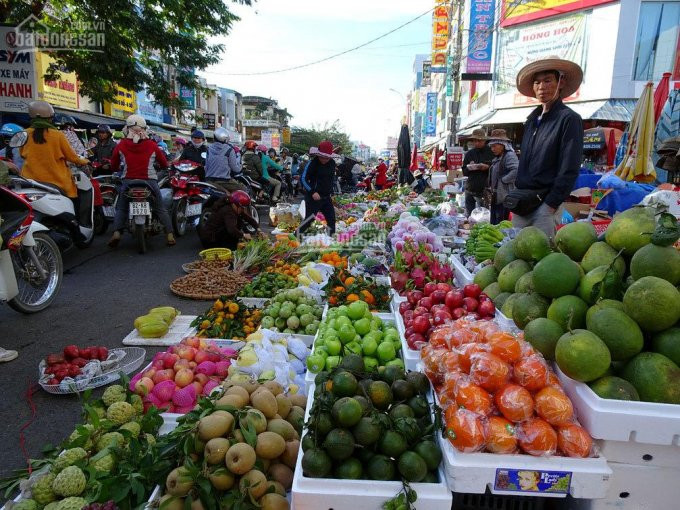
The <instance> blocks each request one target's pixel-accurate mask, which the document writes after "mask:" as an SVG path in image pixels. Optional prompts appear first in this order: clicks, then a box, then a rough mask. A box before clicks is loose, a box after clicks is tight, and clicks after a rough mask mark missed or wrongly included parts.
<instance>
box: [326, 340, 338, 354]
mask: <svg viewBox="0 0 680 510" xmlns="http://www.w3.org/2000/svg"><path fill="white" fill-rule="evenodd" d="M326 349H328V354H330V355H331V356H337V355H338V354H340V351H342V343H341V342H340V340H338V339H337V338H329V339H328V340H326Z"/></svg>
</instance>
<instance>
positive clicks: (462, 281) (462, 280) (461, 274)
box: [451, 255, 475, 287]
mask: <svg viewBox="0 0 680 510" xmlns="http://www.w3.org/2000/svg"><path fill="white" fill-rule="evenodd" d="M451 264H452V265H453V272H454V274H455V275H456V282H457V283H458V286H459V287H463V286H465V285H468V284H469V283H472V281H473V280H474V278H475V277H474V275H473V274H472V273H470V271H468V270H467V269H466V267H465V266H464V265H463V261H462V260H460V257H459V256H458V255H451Z"/></svg>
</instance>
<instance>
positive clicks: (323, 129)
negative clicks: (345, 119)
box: [289, 120, 352, 155]
mask: <svg viewBox="0 0 680 510" xmlns="http://www.w3.org/2000/svg"><path fill="white" fill-rule="evenodd" d="M324 140H328V141H330V142H333V146H334V147H336V148H339V149H340V152H341V153H342V154H346V155H350V154H351V152H352V143H351V142H350V139H349V135H348V134H347V133H345V132H344V131H343V128H342V126H341V125H340V121H338V120H336V121H335V122H333V123H332V124H330V125H329V124H328V123H326V124H324V125H323V126H314V125H313V126H312V127H311V128H303V127H293V128H292V129H291V133H290V145H289V148H290V150H291V152H297V153H298V154H305V153H306V152H308V151H309V149H310V147H317V146H318V145H319V144H320V143H321V142H322V141H324Z"/></svg>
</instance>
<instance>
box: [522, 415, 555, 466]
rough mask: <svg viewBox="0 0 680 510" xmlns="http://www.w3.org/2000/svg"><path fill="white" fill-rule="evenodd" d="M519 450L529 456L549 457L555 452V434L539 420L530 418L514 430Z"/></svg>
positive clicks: (549, 426)
mask: <svg viewBox="0 0 680 510" xmlns="http://www.w3.org/2000/svg"><path fill="white" fill-rule="evenodd" d="M515 433H516V435H517V441H518V442H519V446H520V448H521V449H522V450H523V451H524V452H526V453H528V454H529V455H534V456H536V457H539V456H549V455H555V452H556V451H557V432H555V429H554V428H552V426H551V425H550V424H549V423H548V422H547V421H545V420H542V419H541V418H531V419H530V420H527V421H523V422H522V423H520V424H518V425H517V428H516V429H515Z"/></svg>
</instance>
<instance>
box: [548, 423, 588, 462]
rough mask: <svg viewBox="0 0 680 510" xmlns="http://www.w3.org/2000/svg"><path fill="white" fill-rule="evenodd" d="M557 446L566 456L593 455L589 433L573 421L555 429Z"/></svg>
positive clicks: (580, 456)
mask: <svg viewBox="0 0 680 510" xmlns="http://www.w3.org/2000/svg"><path fill="white" fill-rule="evenodd" d="M557 448H558V450H559V451H560V453H561V454H562V455H565V456H567V457H577V458H585V457H592V456H594V455H595V451H594V449H593V439H592V438H591V437H590V434H588V432H587V431H586V430H585V429H584V428H583V427H581V426H580V425H576V424H574V423H572V424H570V425H566V426H564V427H559V428H558V429H557Z"/></svg>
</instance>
